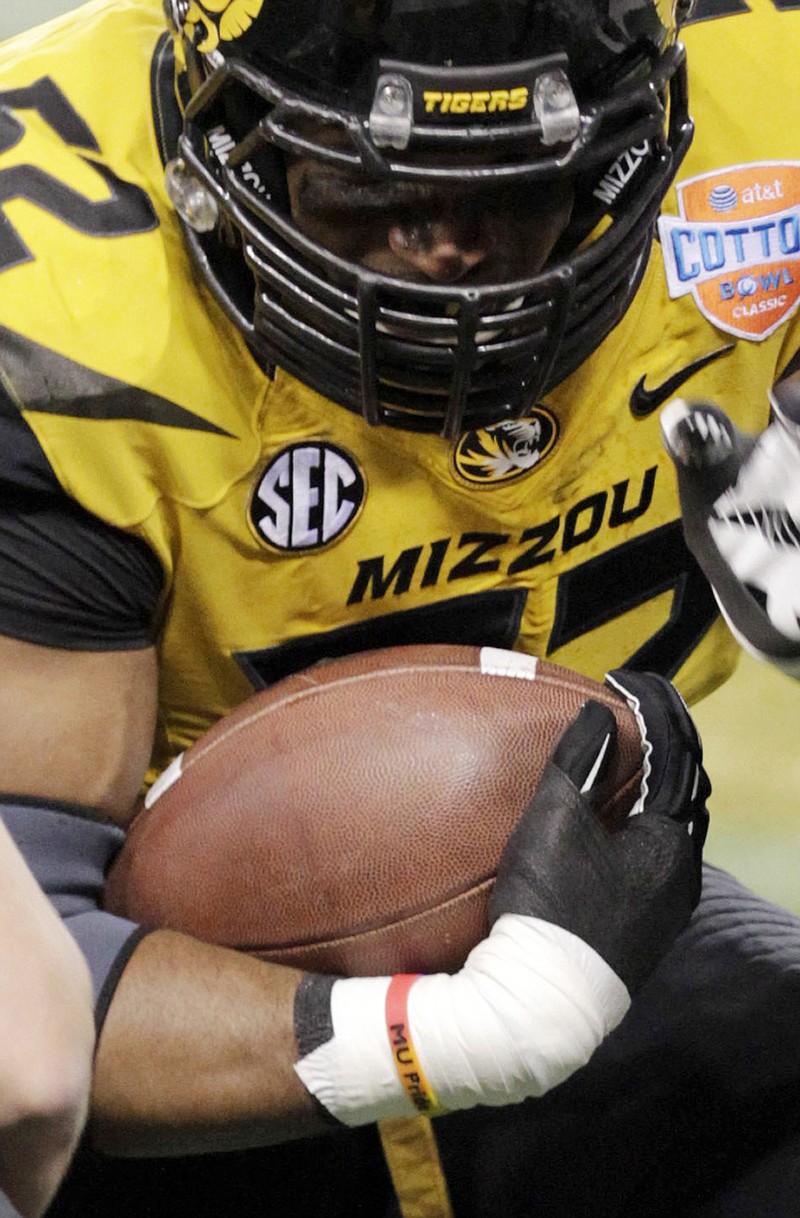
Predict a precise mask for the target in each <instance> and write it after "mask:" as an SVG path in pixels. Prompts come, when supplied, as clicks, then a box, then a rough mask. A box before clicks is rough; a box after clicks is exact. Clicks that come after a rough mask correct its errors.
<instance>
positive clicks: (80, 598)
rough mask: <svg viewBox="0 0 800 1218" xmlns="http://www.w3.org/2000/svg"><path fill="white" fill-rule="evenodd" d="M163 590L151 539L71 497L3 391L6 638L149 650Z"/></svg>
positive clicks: (0, 448) (0, 596) (0, 602)
mask: <svg viewBox="0 0 800 1218" xmlns="http://www.w3.org/2000/svg"><path fill="white" fill-rule="evenodd" d="M163 585H164V572H163V570H162V568H161V564H160V562H159V561H158V558H157V557H156V555H155V554H154V553H153V551H152V550H151V549H150V547H149V546H148V545H147V543H146V542H145V541H143V540H142V538H140V537H138V536H136V535H135V534H133V533H125V532H123V531H122V530H121V529H116V528H113V527H112V526H111V525H109V524H106V523H105V522H104V521H102V520H99V519H98V518H97V517H95V516H92V515H91V514H90V513H89V512H87V511H86V510H85V509H84V508H82V507H81V506H80V505H79V504H78V503H76V502H75V501H74V500H73V499H71V498H70V497H69V496H68V495H67V494H66V492H65V491H64V490H63V489H62V487H61V486H60V484H59V482H58V480H57V479H56V477H55V474H54V473H53V471H52V469H51V468H50V465H49V463H48V461H47V458H46V456H45V454H44V452H43V451H42V449H41V446H40V445H39V442H38V440H37V439H36V436H35V435H34V434H33V432H32V431H31V430H30V428H29V427H28V425H27V423H26V421H25V419H24V417H23V416H22V415H21V414H20V411H19V409H18V408H17V407H16V405H15V404H14V403H13V402H12V401H11V400H10V399H9V398H8V396H7V395H6V394H4V392H3V391H2V388H0V633H2V634H7V635H10V636H12V637H13V638H18V639H24V640H25V641H26V642H29V643H42V644H44V645H46V646H49V647H70V648H75V649H76V650H88V651H107V650H129V649H131V650H132V649H136V648H140V647H147V646H149V645H150V644H151V642H152V641H153V637H154V634H155V619H156V614H157V611H158V606H159V604H160V601H161V594H162V589H163Z"/></svg>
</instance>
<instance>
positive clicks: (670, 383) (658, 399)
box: [630, 343, 736, 419]
mask: <svg viewBox="0 0 800 1218" xmlns="http://www.w3.org/2000/svg"><path fill="white" fill-rule="evenodd" d="M735 346H736V343H728V344H727V345H726V346H724V347H718V348H717V350H716V351H709V353H708V355H701V356H700V358H699V359H694V360H692V362H691V363H690V364H687V365H686V367H685V368H681V369H679V371H678V372H675V373H674V374H673V375H672V376H670V377H667V379H666V380H665V381H662V382H661V384H660V385H656V387H655V389H646V388H645V384H644V382H645V377H641V379H640V380H638V381H637V382H636V384H635V385H634V387H633V389H632V390H631V400H630V408H631V414H632V415H633V417H634V418H635V419H646V418H647V416H648V415H649V414H652V413H653V411H654V410H658V408H659V406H663V405H664V403H665V402H666V401H668V399H669V398H671V397H672V396H673V394H674V393H676V392H677V390H678V389H680V387H681V385H683V384H684V383H685V382H686V381H688V380H689V378H690V377H692V376H694V375H695V373H696V372H699V371H700V370H701V368H705V367H706V365H707V364H713V363H714V360H718V359H720V358H721V357H722V356H723V355H727V354H728V352H729V351H732V350H733V348H734V347H735Z"/></svg>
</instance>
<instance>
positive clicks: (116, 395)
mask: <svg viewBox="0 0 800 1218" xmlns="http://www.w3.org/2000/svg"><path fill="white" fill-rule="evenodd" d="M0 377H2V380H3V382H4V383H5V385H6V388H7V390H10V394H11V396H12V399H13V400H14V401H16V402H17V403H18V404H19V406H20V407H21V408H22V409H25V410H34V411H37V412H39V413H45V414H60V415H65V416H66V417H68V418H75V419H138V420H139V421H140V422H143V423H156V424H159V425H160V426H162V427H179V428H183V429H184V430H186V431H208V432H212V433H213V434H214V435H218V436H227V437H228V438H229V439H230V438H231V433H230V432H228V431H225V430H224V429H223V428H221V427H217V425H216V424H215V423H211V422H209V420H208V419H204V418H202V417H201V416H200V415H197V414H194V413H193V412H192V411H190V410H186V409H185V408H184V407H183V406H178V405H177V404H176V403H175V402H171V401H169V399H168V398H162V397H161V396H160V395H159V394H157V393H150V392H149V391H148V390H146V389H137V388H136V387H135V386H134V385H128V384H126V382H125V381H119V380H117V379H116V378H115V377H111V376H105V375H104V374H103V373H101V372H95V371H93V370H92V369H91V368H87V367H85V365H83V364H79V363H76V361H75V360H71V359H67V357H66V356H63V355H59V354H58V353H57V352H55V351H52V350H51V349H50V348H49V347H44V346H42V345H41V344H40V343H35V342H33V341H32V340H31V339H29V338H25V337H24V335H22V334H17V333H16V332H15V331H14V330H9V329H7V328H6V327H5V326H0Z"/></svg>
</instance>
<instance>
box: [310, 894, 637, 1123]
mask: <svg viewBox="0 0 800 1218" xmlns="http://www.w3.org/2000/svg"><path fill="white" fill-rule="evenodd" d="M387 996H388V1010H387ZM629 1005H630V998H629V995H628V991H627V990H626V988H625V986H624V985H623V983H622V982H621V981H620V979H619V977H617V975H616V973H614V972H613V970H612V969H610V968H609V966H608V965H607V964H606V963H605V961H604V960H602V959H601V957H600V956H598V954H597V953H596V952H595V951H594V950H593V949H592V948H591V947H589V946H588V945H587V944H586V943H584V942H583V940H582V939H579V938H577V936H575V935H573V934H571V933H570V932H569V931H566V930H563V929H562V928H561V927H558V926H554V925H552V924H551V923H549V922H543V921H541V920H540V919H538V918H529V917H524V916H522V915H518V914H504V915H503V917H501V918H499V919H498V921H497V922H496V924H495V926H494V927H493V928H492V931H491V934H490V935H489V936H488V938H486V939H484V940H483V942H481V943H479V944H478V946H477V947H476V948H474V949H473V951H472V952H471V953H470V955H469V958H468V959H467V961H466V963H465V965H464V967H463V969H462V970H461V972H460V973H457V974H456V975H455V976H449V975H447V974H444V973H440V974H436V975H435V976H423V977H417V978H416V979H414V978H389V977H364V978H350V979H347V980H344V981H337V982H336V984H335V985H334V986H333V990H332V992H331V1016H332V1023H333V1036H332V1037H331V1039H330V1040H328V1041H326V1042H325V1044H323V1045H321V1046H320V1047H319V1048H317V1049H315V1050H314V1051H313V1052H312V1053H309V1054H308V1055H307V1056H306V1057H304V1058H303V1059H302V1060H301V1061H299V1062H298V1063H297V1064H296V1066H295V1069H296V1070H297V1073H298V1074H299V1076H300V1078H301V1079H302V1081H303V1083H304V1084H305V1086H306V1088H307V1089H308V1090H309V1091H310V1092H311V1093H312V1094H313V1095H315V1096H316V1097H317V1099H318V1100H319V1101H320V1102H321V1103H322V1104H323V1105H324V1106H325V1107H326V1108H327V1109H328V1111H329V1112H331V1113H332V1114H333V1115H334V1116H335V1117H336V1118H337V1119H338V1120H340V1121H342V1122H343V1123H344V1124H346V1125H362V1124H366V1123H368V1122H371V1121H380V1120H385V1119H387V1118H391V1117H398V1116H409V1115H412V1114H413V1113H415V1112H427V1113H429V1114H435V1113H436V1112H437V1111H446V1110H448V1109H456V1108H470V1107H472V1106H473V1105H475V1104H512V1103H517V1102H519V1101H520V1100H523V1099H525V1098H526V1097H528V1096H536V1095H543V1094H544V1093H545V1092H546V1091H549V1090H550V1088H551V1087H554V1086H556V1085H557V1084H558V1083H561V1082H563V1081H564V1080H565V1079H566V1078H568V1077H569V1075H570V1074H572V1073H573V1071H575V1070H577V1069H578V1068H579V1067H580V1066H583V1065H585V1064H586V1062H587V1061H588V1060H589V1058H590V1057H591V1055H592V1053H593V1052H594V1050H595V1049H596V1048H597V1046H598V1045H599V1044H600V1043H601V1041H602V1040H603V1039H604V1038H605V1037H606V1036H607V1034H608V1033H609V1032H610V1031H612V1029H613V1028H615V1027H616V1026H617V1024H618V1023H619V1022H620V1020H621V1019H622V1017H623V1016H624V1014H625V1012H626V1011H627V1009H628V1006H629Z"/></svg>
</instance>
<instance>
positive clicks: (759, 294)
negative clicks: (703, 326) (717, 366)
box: [658, 161, 800, 342]
mask: <svg viewBox="0 0 800 1218" xmlns="http://www.w3.org/2000/svg"><path fill="white" fill-rule="evenodd" d="M676 189H677V196H678V208H679V211H680V218H679V219H678V218H675V217H674V216H662V217H661V219H660V220H659V222H658V227H659V235H660V237H661V248H662V250H663V253H664V264H665V266H666V272H667V285H668V287H669V294H670V296H672V297H673V299H675V298H677V297H679V296H685V295H686V293H687V292H691V293H692V295H693V296H694V299H695V302H696V304H697V307H698V308H699V309H700V312H701V313H702V314H703V316H704V317H707V318H708V320H709V321H710V322H713V323H714V325H716V326H719V327H720V328H721V329H723V330H726V331H727V332H728V333H729V334H735V335H736V336H737V337H738V338H749V339H751V340H752V341H754V342H760V341H761V340H762V339H764V338H767V337H768V335H770V334H772V333H773V331H775V330H776V329H777V328H778V326H780V325H782V324H783V322H785V321H786V319H787V318H788V317H790V316H791V314H792V313H793V312H794V311H795V309H796V308H797V305H798V302H800V161H759V162H755V163H753V164H750V165H733V166H731V167H729V168H727V169H721V170H717V171H715V172H714V173H707V174H702V175H701V176H700V177H697V178H689V179H688V181H686V182H682V183H681V184H680V185H679V186H678V187H677V188H676Z"/></svg>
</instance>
